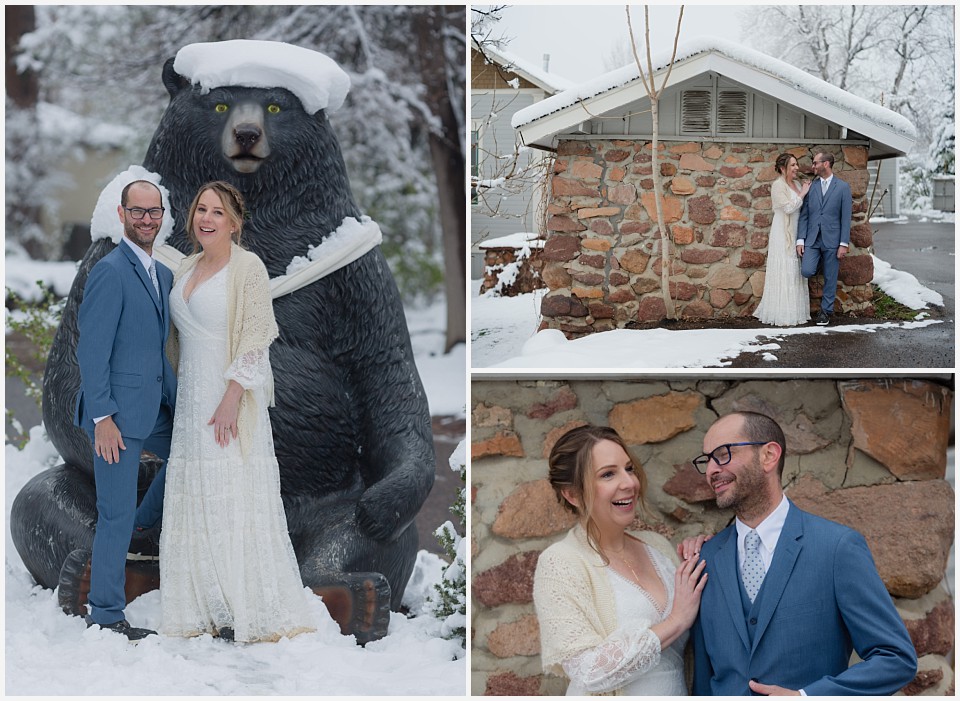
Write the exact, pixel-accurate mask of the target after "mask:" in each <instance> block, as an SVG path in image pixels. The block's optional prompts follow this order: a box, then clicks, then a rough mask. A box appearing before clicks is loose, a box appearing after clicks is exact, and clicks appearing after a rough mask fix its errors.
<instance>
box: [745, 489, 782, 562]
mask: <svg viewBox="0 0 960 701" xmlns="http://www.w3.org/2000/svg"><path fill="white" fill-rule="evenodd" d="M789 511H790V502H789V501H788V500H787V497H786V495H783V496H782V497H781V498H780V503H779V504H778V505H777V508H775V509H774V510H773V511H772V512H771V513H770V515H769V516H767V517H766V518H765V519H763V521H761V522H760V523H759V524H757V527H756V528H755V529H753V530H755V531H756V532H757V535H759V536H760V542H761V543H762V544H763V546H764V548H766V549H767V551H768V552H769V553H770V554H771V555H772V554H773V551H774V550H776V549H777V541H778V540H780V532H781V531H782V530H783V524H784V523H786V521H787V512H789ZM736 524H737V550H738V552H743V539H744V538H745V537H746V535H747V533H749V532H750V530H751V528H750V526H748V525H747V524H745V523H744V522H743V521H741V520H740V519H739V518H737V519H736Z"/></svg>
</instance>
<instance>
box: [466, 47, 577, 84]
mask: <svg viewBox="0 0 960 701" xmlns="http://www.w3.org/2000/svg"><path fill="white" fill-rule="evenodd" d="M474 48H477V47H476V42H474ZM483 53H485V54H486V55H487V56H489V57H490V58H492V59H495V60H496V61H497V62H498V63H499V64H500V65H501V66H503V67H504V68H505V69H507V70H509V71H511V72H512V73H517V74H520V75H523V77H524V78H527V79H528V80H529V81H530V82H531V83H536V84H537V85H539V86H540V87H542V88H545V89H547V90H549V91H550V92H554V93H557V92H560V91H561V90H569V89H570V88H572V87H574V83H573V81H570V80H567V79H566V78H561V77H560V76H558V75H555V74H553V73H548V72H547V71H544V70H542V69H540V68H537V67H536V66H535V65H534V64H532V63H530V62H529V61H527V60H526V59H522V58H520V57H519V56H517V55H515V54H513V53H511V52H510V51H507V50H505V49H498V48H497V47H495V46H493V45H492V44H487V43H485V44H484V45H483Z"/></svg>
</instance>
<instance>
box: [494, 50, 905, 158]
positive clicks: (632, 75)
mask: <svg viewBox="0 0 960 701" xmlns="http://www.w3.org/2000/svg"><path fill="white" fill-rule="evenodd" d="M709 52H716V53H718V54H721V55H723V56H725V57H727V58H729V59H730V60H732V61H736V62H738V63H742V64H744V65H746V66H749V67H751V68H755V69H756V70H758V71H761V72H764V73H768V74H770V75H773V76H774V77H776V78H779V79H780V80H782V81H784V82H786V83H789V84H790V85H791V86H792V87H793V88H794V89H795V90H798V91H800V92H802V93H806V94H808V95H812V96H813V97H815V98H818V99H821V100H824V101H827V102H831V103H833V104H835V105H838V106H839V107H842V108H843V109H845V110H848V111H849V112H851V113H853V114H856V115H859V116H861V117H863V118H865V119H867V120H869V121H871V122H873V123H875V124H879V125H883V126H886V127H888V128H890V129H891V130H893V131H894V132H897V133H898V134H900V135H902V136H905V137H907V138H909V139H916V129H915V128H914V126H913V124H912V123H911V122H910V120H908V119H907V118H906V117H903V116H901V115H899V114H897V113H896V112H894V111H892V110H889V109H887V108H886V107H881V106H880V105H877V104H874V103H873V102H870V101H869V100H865V99H863V98H861V97H857V96H856V95H853V94H852V93H849V92H847V91H846V90H842V89H841V88H838V87H836V86H835V85H831V84H830V83H827V82H826V81H824V80H820V79H819V78H817V77H815V76H812V75H810V74H809V73H807V72H806V71H803V70H800V69H799V68H796V67H794V66H791V65H790V64H789V63H786V62H784V61H781V60H780V59H777V58H773V57H772V56H767V55H766V54H764V53H761V52H759V51H755V50H753V49H748V48H747V47H745V46H740V45H739V44H734V43H732V42H729V41H726V40H724V39H718V38H715V37H704V38H701V39H697V40H693V41H690V42H687V43H685V44H681V45H680V46H679V47H678V48H677V58H676V62H677V63H680V62H681V61H684V60H686V59H689V58H692V57H694V56H697V55H698V54H705V53H709ZM671 53H672V52H671V51H670V50H667V51H663V52H661V53H660V54H656V55H654V56H653V57H652V59H653V65H654V66H655V68H654V71H655V72H656V71H660V70H661V69H663V68H666V67H667V65H668V64H669V63H670V55H671ZM635 80H639V73H638V72H637V65H636V63H631V64H628V65H626V66H624V67H622V68H618V69H616V70H613V71H610V72H609V73H604V74H603V75H600V76H597V77H596V78H593V79H592V80H589V81H587V82H585V83H582V84H580V85H578V86H575V87H573V88H571V89H570V90H567V91H565V92H562V93H560V94H558V95H554V96H553V97H548V98H547V99H546V100H542V101H540V102H537V103H535V104H533V105H531V106H530V107H526V108H524V109H522V110H518V111H517V112H516V114H514V115H513V119H512V120H511V124H512V126H513V127H514V128H515V129H517V128H519V127H521V126H523V125H525V124H529V123H530V122H533V121H535V120H537V119H540V118H541V117H545V116H547V115H548V114H552V113H554V112H559V111H560V110H563V109H566V108H567V107H570V106H571V105H574V104H576V103H577V102H579V101H580V100H586V99H589V98H591V97H595V96H597V95H599V94H600V93H604V92H607V91H609V90H613V89H614V88H619V87H621V86H624V85H626V84H628V83H631V82H633V81H635Z"/></svg>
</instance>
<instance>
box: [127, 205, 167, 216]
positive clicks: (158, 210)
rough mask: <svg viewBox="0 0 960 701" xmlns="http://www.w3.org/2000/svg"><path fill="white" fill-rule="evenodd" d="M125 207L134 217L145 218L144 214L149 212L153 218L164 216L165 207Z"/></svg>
mask: <svg viewBox="0 0 960 701" xmlns="http://www.w3.org/2000/svg"><path fill="white" fill-rule="evenodd" d="M124 209H125V210H127V211H128V212H130V216H131V217H133V218H134V219H143V215H144V214H149V215H150V218H151V219H159V218H160V217H162V216H163V207H151V208H150V209H144V208H143V207H124Z"/></svg>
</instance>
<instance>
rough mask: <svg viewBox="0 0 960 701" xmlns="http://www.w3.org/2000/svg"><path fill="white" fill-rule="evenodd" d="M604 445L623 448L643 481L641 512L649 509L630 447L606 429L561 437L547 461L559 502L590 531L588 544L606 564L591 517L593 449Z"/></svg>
mask: <svg viewBox="0 0 960 701" xmlns="http://www.w3.org/2000/svg"><path fill="white" fill-rule="evenodd" d="M601 441H612V442H614V443H616V444H617V445H619V446H620V447H621V448H623V451H624V452H625V453H626V454H627V457H629V458H630V462H631V463H632V464H633V471H634V474H635V475H636V476H637V479H638V480H639V481H640V496H639V499H638V501H639V503H640V508H641V510H643V509H644V508H645V507H646V503H645V502H644V495H645V494H646V491H647V476H646V474H645V473H644V471H643V468H642V467H641V466H640V463H639V462H638V461H637V459H636V458H634V457H633V455H632V454H631V453H630V450H629V449H628V448H627V444H626V443H625V442H624V441H623V438H621V437H620V434H619V433H617V432H616V431H615V430H614V429H612V428H608V427H606V426H578V427H577V428H573V429H571V430H569V431H567V432H566V433H565V434H563V435H562V436H560V438H559V439H558V440H557V442H556V443H555V444H554V446H553V448H552V449H551V451H550V457H549V458H548V459H547V464H548V465H549V472H548V479H549V480H550V486H551V487H553V491H554V492H556V495H557V499H558V500H559V501H560V503H561V504H563V505H564V506H565V507H566V508H567V509H569V510H570V511H572V512H573V513H575V514H576V515H577V517H579V519H580V522H581V523H582V524H583V526H584V529H585V530H586V531H587V540H588V541H589V543H590V547H592V548H593V549H594V550H596V551H597V552H598V553H599V554H600V557H602V558H603V560H604V562H607V558H606V556H604V554H603V553H602V552H601V550H600V547H599V545H598V542H599V537H598V536H599V534H598V532H597V526H596V524H595V523H594V521H593V518H592V516H591V513H590V511H591V509H592V505H593V495H594V491H595V487H594V479H593V447H594V446H595V445H596V444H597V443H599V442H601ZM564 491H566V492H567V493H568V494H569V495H570V496H571V497H572V498H573V499H574V500H575V501H576V502H578V503H577V504H573V503H571V502H570V501H569V500H568V499H567V498H566V497H565V496H564V494H563V492H564Z"/></svg>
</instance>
